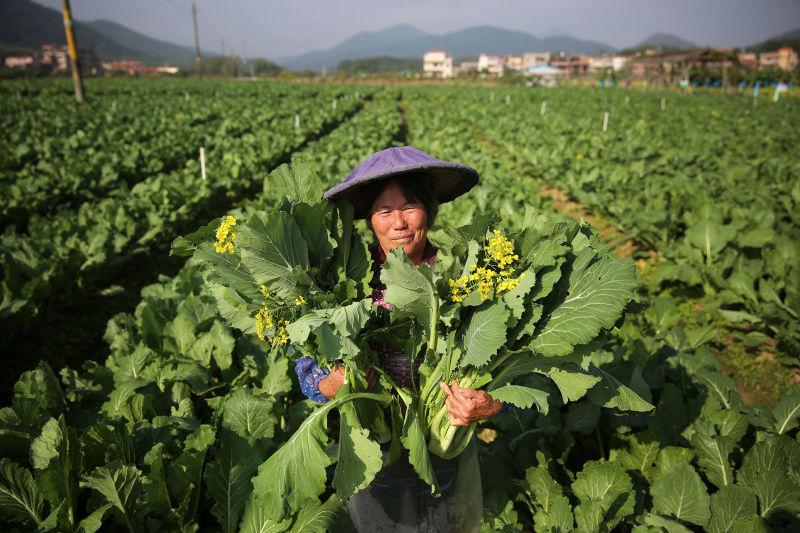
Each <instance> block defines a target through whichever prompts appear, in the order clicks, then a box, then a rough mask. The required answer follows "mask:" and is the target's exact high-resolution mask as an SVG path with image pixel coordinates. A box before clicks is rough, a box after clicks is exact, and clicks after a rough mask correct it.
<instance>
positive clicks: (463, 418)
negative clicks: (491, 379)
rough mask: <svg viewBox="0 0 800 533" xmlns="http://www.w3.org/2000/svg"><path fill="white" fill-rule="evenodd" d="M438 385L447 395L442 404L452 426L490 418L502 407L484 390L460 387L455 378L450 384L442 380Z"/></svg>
mask: <svg viewBox="0 0 800 533" xmlns="http://www.w3.org/2000/svg"><path fill="white" fill-rule="evenodd" d="M439 386H440V387H441V388H442V390H443V391H444V393H445V394H446V395H447V399H446V400H445V401H444V404H445V406H447V412H448V413H449V414H450V424H451V425H453V426H468V425H470V424H471V423H473V422H477V421H478V420H484V419H486V418H491V417H493V416H495V415H496V414H498V413H499V412H500V411H501V410H502V409H503V403H502V402H501V401H500V400H495V399H494V398H492V397H491V396H489V394H488V393H487V392H486V391H482V390H475V389H466V388H461V387H459V386H458V382H457V381H456V380H453V381H451V382H450V386H448V385H447V383H445V382H444V381H442V382H441V383H439Z"/></svg>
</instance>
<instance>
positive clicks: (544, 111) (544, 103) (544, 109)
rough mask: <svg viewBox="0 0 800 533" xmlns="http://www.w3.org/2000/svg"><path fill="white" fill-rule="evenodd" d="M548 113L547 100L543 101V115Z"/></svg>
mask: <svg viewBox="0 0 800 533" xmlns="http://www.w3.org/2000/svg"><path fill="white" fill-rule="evenodd" d="M546 112H547V100H542V110H541V114H542V115H544V114H545V113H546Z"/></svg>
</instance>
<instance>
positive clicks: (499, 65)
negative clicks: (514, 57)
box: [478, 54, 505, 76]
mask: <svg viewBox="0 0 800 533" xmlns="http://www.w3.org/2000/svg"><path fill="white" fill-rule="evenodd" d="M478 72H485V73H487V74H489V75H490V76H502V75H503V73H504V72H505V58H503V57H502V56H490V55H487V54H481V55H480V56H478Z"/></svg>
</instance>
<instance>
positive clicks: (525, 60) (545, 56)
mask: <svg viewBox="0 0 800 533" xmlns="http://www.w3.org/2000/svg"><path fill="white" fill-rule="evenodd" d="M549 64H550V52H527V53H525V54H522V68H523V70H528V69H529V68H531V67H539V66H544V65H549Z"/></svg>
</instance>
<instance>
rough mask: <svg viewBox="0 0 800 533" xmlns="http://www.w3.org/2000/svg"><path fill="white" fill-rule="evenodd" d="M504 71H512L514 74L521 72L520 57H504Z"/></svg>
mask: <svg viewBox="0 0 800 533" xmlns="http://www.w3.org/2000/svg"><path fill="white" fill-rule="evenodd" d="M503 59H505V68H506V70H513V71H515V72H522V56H505V57H504V58H503Z"/></svg>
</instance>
